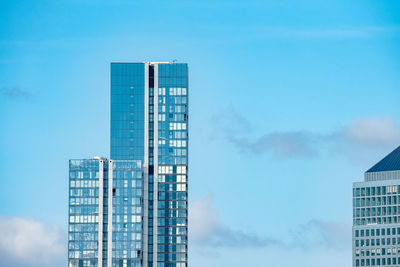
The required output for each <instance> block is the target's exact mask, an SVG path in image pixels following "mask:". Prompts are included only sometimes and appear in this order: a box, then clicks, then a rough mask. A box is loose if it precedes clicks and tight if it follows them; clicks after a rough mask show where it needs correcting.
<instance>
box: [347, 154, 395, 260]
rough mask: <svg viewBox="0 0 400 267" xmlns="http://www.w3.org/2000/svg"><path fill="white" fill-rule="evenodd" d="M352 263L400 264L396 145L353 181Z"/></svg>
mask: <svg viewBox="0 0 400 267" xmlns="http://www.w3.org/2000/svg"><path fill="white" fill-rule="evenodd" d="M353 266H400V147H398V148H397V149H395V150H394V151H392V152H391V153H390V154H389V155H387V156H386V157H385V158H383V159H382V160H381V161H379V162H378V163H377V164H375V165H374V166H373V167H372V168H370V169H369V170H368V171H366V172H365V176H364V181H363V182H356V183H354V184H353Z"/></svg>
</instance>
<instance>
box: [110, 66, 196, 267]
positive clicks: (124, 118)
mask: <svg viewBox="0 0 400 267" xmlns="http://www.w3.org/2000/svg"><path fill="white" fill-rule="evenodd" d="M111 158H112V159H121V160H129V159H135V160H141V161H142V162H143V173H144V190H143V192H144V193H143V201H144V203H143V209H145V212H144V214H145V215H144V216H143V224H144V227H145V228H146V229H144V232H143V239H144V240H143V253H145V254H146V255H144V257H143V259H144V261H145V262H144V264H143V266H157V267H164V266H165V267H167V266H168V267H184V266H187V197H188V193H187V189H188V186H187V174H188V68H187V64H177V63H157V62H149V63H112V64H111Z"/></svg>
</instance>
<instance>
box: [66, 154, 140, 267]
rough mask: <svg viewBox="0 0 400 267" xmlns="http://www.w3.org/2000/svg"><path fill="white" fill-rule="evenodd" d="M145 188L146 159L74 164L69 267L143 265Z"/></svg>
mask: <svg viewBox="0 0 400 267" xmlns="http://www.w3.org/2000/svg"><path fill="white" fill-rule="evenodd" d="M111 184H112V186H109V185H111ZM142 185H143V177H142V163H141V161H136V160H115V161H112V160H107V159H100V158H98V159H82V160H70V162H69V226H68V266H69V267H82V266H84V267H103V266H105V267H107V266H112V267H119V266H121V267H122V266H141V261H142V255H141V251H142V229H143V226H142V216H143V214H142V205H141V201H142V193H143V188H142ZM109 207H112V209H111V210H110V209H109ZM110 211H112V213H110ZM109 240H112V242H111V243H109V242H108V241H109Z"/></svg>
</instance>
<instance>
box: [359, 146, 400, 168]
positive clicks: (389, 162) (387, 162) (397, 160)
mask: <svg viewBox="0 0 400 267" xmlns="http://www.w3.org/2000/svg"><path fill="white" fill-rule="evenodd" d="M398 170H400V146H399V147H397V148H396V149H395V150H393V151H392V152H390V153H389V155H387V156H386V157H384V158H383V159H382V160H381V161H379V162H378V163H376V164H375V165H374V166H372V168H370V169H369V170H368V171H366V172H367V173H368V172H384V171H398Z"/></svg>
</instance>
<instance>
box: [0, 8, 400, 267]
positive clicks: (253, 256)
mask: <svg viewBox="0 0 400 267" xmlns="http://www.w3.org/2000/svg"><path fill="white" fill-rule="evenodd" d="M399 13H400V3H399V2H398V1H396V0H387V1H374V0H355V1H344V0H335V1H333V0H332V1H331V0H327V1H317V0H307V1H294V0H280V1H277V0H271V1H257V0H248V1H244V0H233V1H191V0H189V1H177V0H172V1H146V2H143V1H127V0H114V1H90V0H80V1H77V0H60V1H50V0H38V1H24V0H16V1H8V2H7V3H3V4H2V8H1V9H0V16H1V18H2V22H1V23H0V127H1V131H0V147H1V149H0V168H1V170H2V174H1V176H0V201H1V203H2V205H0V266H17V267H19V266H28V267H31V266H32V267H33V266H46V267H50V266H62V265H63V264H64V263H65V262H66V255H67V254H66V239H67V236H66V231H67V214H68V210H67V205H68V175H67V173H68V168H67V167H68V159H70V158H91V157H93V156H95V155H101V156H108V155H109V120H110V116H109V111H110V108H109V102H110V99H109V95H110V93H109V82H110V80H109V76H110V75H109V71H110V69H109V67H110V62H111V61H133V62H136V61H168V60H174V59H177V60H178V62H187V63H188V64H189V68H190V168H189V173H190V181H189V183H190V185H189V188H190V212H189V213H190V214H189V215H190V246H189V261H190V266H192V267H203V266H208V267H221V266H230V267H236V266H237V267H239V266H240V267H241V266H279V267H292V266H307V267H320V266H326V267H350V266H351V236H350V229H351V223H352V221H351V217H352V209H351V205H352V201H351V187H352V182H354V181H360V180H362V179H363V172H364V171H365V170H367V169H368V168H369V167H370V166H372V165H373V164H374V163H375V162H377V161H378V160H379V159H380V158H382V157H383V156H384V155H385V154H387V153H389V152H390V151H391V150H393V149H394V148H395V147H397V146H398V145H400V109H399V104H400V90H399V88H400V16H398V14H399Z"/></svg>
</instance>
